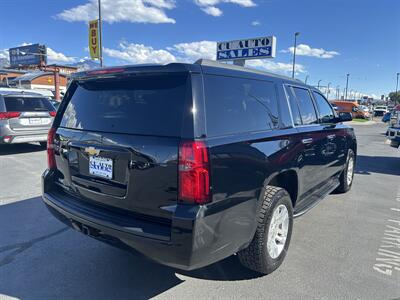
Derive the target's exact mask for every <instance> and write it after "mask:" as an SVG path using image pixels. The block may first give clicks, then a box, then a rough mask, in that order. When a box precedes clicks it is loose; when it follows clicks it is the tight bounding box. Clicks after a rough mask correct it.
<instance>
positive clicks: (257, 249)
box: [238, 186, 293, 274]
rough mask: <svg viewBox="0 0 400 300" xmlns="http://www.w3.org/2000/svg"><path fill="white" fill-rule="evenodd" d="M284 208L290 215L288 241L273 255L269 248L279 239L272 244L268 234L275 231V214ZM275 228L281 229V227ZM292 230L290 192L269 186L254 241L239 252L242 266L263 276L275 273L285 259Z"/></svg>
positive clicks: (258, 219) (259, 215)
mask: <svg viewBox="0 0 400 300" xmlns="http://www.w3.org/2000/svg"><path fill="white" fill-rule="evenodd" d="M283 207H285V208H286V210H287V213H288V220H287V234H286V239H285V241H284V242H283V243H281V244H280V253H279V252H275V253H273V255H272V254H271V251H270V250H269V248H268V246H269V245H273V244H274V243H275V244H276V241H277V239H271V242H269V240H268V234H269V233H270V231H271V230H274V228H273V226H271V220H272V219H273V215H274V214H275V213H278V214H279V211H282V212H284V209H283ZM273 224H274V223H273ZM275 228H280V226H278V227H275ZM292 228H293V208H292V201H291V199H290V196H289V194H288V192H287V191H286V190H285V189H283V188H279V187H275V186H267V187H266V188H265V193H264V197H263V202H262V206H261V210H260V212H259V214H258V217H257V229H256V232H255V235H254V237H253V240H252V241H251V242H250V245H249V246H248V247H247V248H245V249H243V250H241V251H239V252H238V257H239V260H240V262H241V263H242V265H244V266H245V267H247V268H249V269H251V270H253V271H256V272H258V273H262V274H270V273H272V272H273V271H275V270H276V269H277V268H278V267H279V266H280V265H281V264H282V262H283V260H284V259H285V256H286V252H287V250H288V248H289V243H290V238H291V236H292ZM273 232H274V231H271V235H273ZM280 237H281V236H280ZM272 241H273V242H272Z"/></svg>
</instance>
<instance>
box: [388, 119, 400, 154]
mask: <svg viewBox="0 0 400 300" xmlns="http://www.w3.org/2000/svg"><path fill="white" fill-rule="evenodd" d="M386 135H387V136H388V138H389V140H390V146H392V147H394V148H399V147H400V111H393V113H392V118H391V119H390V122H389V127H388V130H387V134H386Z"/></svg>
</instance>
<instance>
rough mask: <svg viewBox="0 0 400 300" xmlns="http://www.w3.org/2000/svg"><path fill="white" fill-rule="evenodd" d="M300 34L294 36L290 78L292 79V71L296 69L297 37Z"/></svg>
mask: <svg viewBox="0 0 400 300" xmlns="http://www.w3.org/2000/svg"><path fill="white" fill-rule="evenodd" d="M299 34H300V32H296V33H295V34H294V48H293V70H292V78H294V70H295V67H296V48H297V36H298V35H299Z"/></svg>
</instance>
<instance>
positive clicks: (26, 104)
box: [4, 97, 55, 112]
mask: <svg viewBox="0 0 400 300" xmlns="http://www.w3.org/2000/svg"><path fill="white" fill-rule="evenodd" d="M4 102H5V104H6V110H7V111H18V112H25V111H54V110H55V109H54V106H53V105H52V104H51V103H50V101H49V100H47V99H46V98H30V97H4Z"/></svg>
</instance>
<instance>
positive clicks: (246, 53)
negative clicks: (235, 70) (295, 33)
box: [217, 37, 273, 60]
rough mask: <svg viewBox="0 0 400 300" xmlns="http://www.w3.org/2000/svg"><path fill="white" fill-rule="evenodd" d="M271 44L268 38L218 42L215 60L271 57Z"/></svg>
mask: <svg viewBox="0 0 400 300" xmlns="http://www.w3.org/2000/svg"><path fill="white" fill-rule="evenodd" d="M272 44H273V41H272V40H271V38H269V37H264V38H256V39H248V40H237V41H230V42H219V43H218V44H217V60H224V59H227V60H229V59H237V58H258V57H273V51H272V47H273V46H272Z"/></svg>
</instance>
